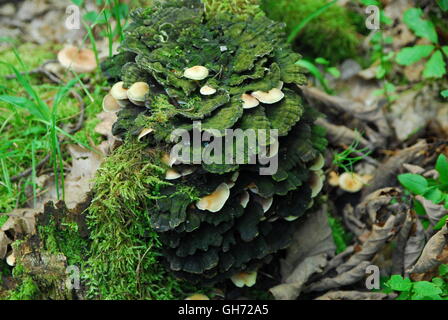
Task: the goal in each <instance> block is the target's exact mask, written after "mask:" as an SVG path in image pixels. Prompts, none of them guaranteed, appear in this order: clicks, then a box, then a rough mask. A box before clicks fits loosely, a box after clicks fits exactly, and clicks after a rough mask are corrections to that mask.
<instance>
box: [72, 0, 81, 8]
mask: <svg viewBox="0 0 448 320" xmlns="http://www.w3.org/2000/svg"><path fill="white" fill-rule="evenodd" d="M72 2H73V3H74V4H76V5H77V6H78V7H80V6H82V5H83V3H84V0H72Z"/></svg>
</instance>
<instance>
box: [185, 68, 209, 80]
mask: <svg viewBox="0 0 448 320" xmlns="http://www.w3.org/2000/svg"><path fill="white" fill-rule="evenodd" d="M208 75H209V71H208V69H207V68H206V67H203V66H194V67H191V68H188V69H185V71H184V77H185V78H187V79H191V80H204V79H205V78H207V77H208Z"/></svg>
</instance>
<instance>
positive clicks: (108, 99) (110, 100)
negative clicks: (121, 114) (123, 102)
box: [103, 94, 121, 112]
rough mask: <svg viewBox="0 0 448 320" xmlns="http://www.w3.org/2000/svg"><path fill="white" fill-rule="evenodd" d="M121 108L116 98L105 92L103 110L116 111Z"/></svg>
mask: <svg viewBox="0 0 448 320" xmlns="http://www.w3.org/2000/svg"><path fill="white" fill-rule="evenodd" d="M120 109H121V107H120V105H119V104H118V102H117V100H115V99H114V97H112V95H111V94H106V95H105V96H104V98H103V110H104V111H106V112H117V111H119V110H120Z"/></svg>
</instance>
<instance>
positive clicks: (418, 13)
mask: <svg viewBox="0 0 448 320" xmlns="http://www.w3.org/2000/svg"><path fill="white" fill-rule="evenodd" d="M422 15H423V11H422V9H420V8H411V9H409V10H407V11H406V12H405V13H404V22H405V23H406V25H407V26H408V27H409V29H411V30H412V31H414V33H415V34H416V35H417V36H419V37H422V38H426V39H429V40H431V42H433V43H439V38H438V36H437V32H436V28H435V27H434V24H433V23H432V22H431V21H428V20H424V19H422Z"/></svg>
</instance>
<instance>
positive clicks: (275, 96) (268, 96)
mask: <svg viewBox="0 0 448 320" xmlns="http://www.w3.org/2000/svg"><path fill="white" fill-rule="evenodd" d="M252 96H253V97H255V98H256V99H257V100H258V101H260V102H261V103H264V104H274V103H277V102H279V101H281V100H282V99H283V98H284V97H285V94H284V93H283V91H282V90H280V89H278V88H274V89H271V90H269V91H268V92H264V91H254V92H252Z"/></svg>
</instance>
